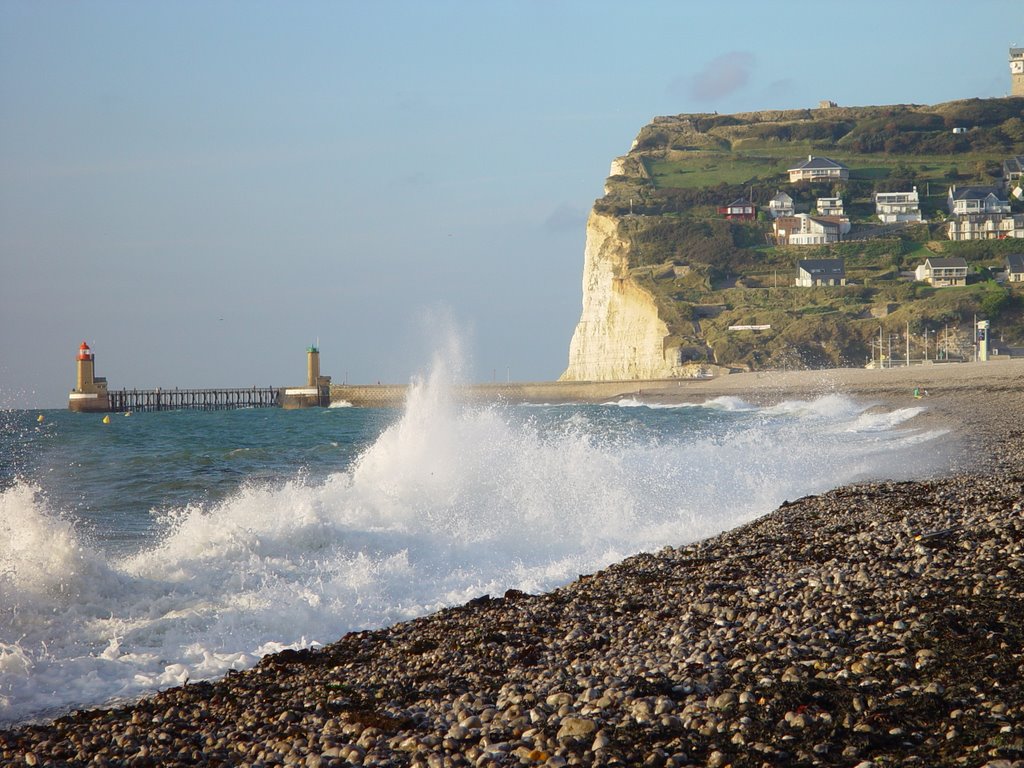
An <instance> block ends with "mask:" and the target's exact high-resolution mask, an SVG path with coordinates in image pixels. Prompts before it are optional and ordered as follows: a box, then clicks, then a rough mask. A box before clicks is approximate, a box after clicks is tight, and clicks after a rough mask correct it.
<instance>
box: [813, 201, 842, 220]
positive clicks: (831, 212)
mask: <svg viewBox="0 0 1024 768" xmlns="http://www.w3.org/2000/svg"><path fill="white" fill-rule="evenodd" d="M814 207H815V208H817V210H818V215H819V216H845V215H846V214H845V213H844V212H843V198H841V197H819V198H818V202H817V203H815V206H814Z"/></svg>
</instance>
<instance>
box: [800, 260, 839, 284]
mask: <svg viewBox="0 0 1024 768" xmlns="http://www.w3.org/2000/svg"><path fill="white" fill-rule="evenodd" d="M796 285H798V286H802V287H804V288H811V287H813V286H816V285H846V267H845V266H844V264H843V260H842V259H801V260H800V261H798V262H797V263H796Z"/></svg>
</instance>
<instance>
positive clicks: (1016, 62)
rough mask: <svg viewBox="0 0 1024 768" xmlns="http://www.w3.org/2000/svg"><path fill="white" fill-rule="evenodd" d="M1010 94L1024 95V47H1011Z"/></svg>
mask: <svg viewBox="0 0 1024 768" xmlns="http://www.w3.org/2000/svg"><path fill="white" fill-rule="evenodd" d="M1010 95H1011V96H1024V48H1011V49H1010Z"/></svg>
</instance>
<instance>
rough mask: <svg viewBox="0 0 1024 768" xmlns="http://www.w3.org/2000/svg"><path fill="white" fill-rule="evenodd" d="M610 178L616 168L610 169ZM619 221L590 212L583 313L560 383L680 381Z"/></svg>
mask: <svg viewBox="0 0 1024 768" xmlns="http://www.w3.org/2000/svg"><path fill="white" fill-rule="evenodd" d="M612 170H613V174H614V171H615V166H614V165H613V166H612ZM618 224H619V220H618V219H617V218H616V217H614V216H610V215H606V214H602V213H598V212H597V211H592V212H591V214H590V218H589V219H588V220H587V244H586V250H585V253H584V261H583V313H582V315H581V316H580V321H579V324H578V325H577V326H576V331H575V332H574V333H573V336H572V342H571V343H570V345H569V367H568V368H566V370H565V373H563V374H562V376H561V379H562V381H611V380H621V379H660V378H669V377H673V376H677V375H679V373H680V371H679V368H678V358H679V353H678V348H677V347H676V346H671V347H668V346H667V344H666V342H667V340H668V335H669V332H668V327H667V326H666V325H665V322H664V321H663V320H662V319H661V318H660V317H659V316H658V308H657V306H656V304H655V302H654V297H653V296H651V294H650V293H649V292H648V291H647V290H646V289H644V288H643V287H642V286H640V285H638V284H637V283H636V282H635V281H633V279H632V278H631V277H630V274H629V247H630V244H629V241H628V240H625V239H623V238H622V237H621V236H620V235H619V229H618Z"/></svg>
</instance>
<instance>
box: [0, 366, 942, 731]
mask: <svg viewBox="0 0 1024 768" xmlns="http://www.w3.org/2000/svg"><path fill="white" fill-rule="evenodd" d="M451 391H452V389H451V387H450V385H449V383H448V382H447V380H446V376H445V375H444V372H443V368H440V369H437V370H435V372H434V374H432V376H431V377H430V378H429V379H427V380H423V381H417V382H414V383H413V385H412V386H411V387H410V391H409V397H408V402H407V405H406V409H405V411H404V413H403V414H402V416H401V418H400V419H398V420H397V421H395V422H393V423H392V424H391V425H390V426H387V427H386V428H385V429H383V431H382V432H381V433H380V434H379V436H378V437H377V438H376V439H375V440H374V441H373V442H372V443H371V444H370V445H369V447H368V448H367V449H366V450H365V451H363V452H362V453H361V454H360V455H359V456H358V458H357V459H356V460H355V461H354V462H353V463H352V464H351V465H349V466H348V467H347V468H346V469H344V471H339V472H335V473H333V474H331V475H329V476H328V477H327V478H326V479H320V480H317V481H312V480H309V479H307V478H305V477H303V476H302V475H301V474H299V475H297V476H296V477H294V478H292V479H290V480H288V481H285V482H275V483H269V484H268V483H262V484H261V483H256V482H250V483H246V484H244V485H243V486H242V487H241V488H240V489H239V490H238V491H237V492H235V493H234V494H233V495H231V496H230V497H229V498H228V499H226V500H223V501H220V502H217V503H212V504H193V505H188V506H184V507H181V508H178V509H175V510H173V511H172V512H170V513H169V514H167V515H166V516H165V519H164V521H163V525H164V527H165V530H164V533H163V535H162V536H161V537H160V538H159V540H158V541H157V543H156V544H154V545H147V546H146V547H145V549H143V550H142V551H139V552H136V553H134V554H130V555H111V554H110V553H108V552H105V551H104V550H103V549H102V547H99V546H97V545H95V544H92V543H90V540H89V538H88V537H86V536H84V535H82V533H81V532H80V531H79V530H78V528H77V527H76V523H75V520H74V519H73V518H72V517H71V515H70V513H68V512H66V511H62V510H54V509H51V508H49V506H48V504H47V501H46V499H45V496H44V495H43V494H41V493H40V492H39V489H38V488H35V487H33V486H32V485H31V484H30V483H26V482H19V483H16V484H15V485H14V486H13V487H10V488H8V489H7V490H5V491H3V493H2V494H0V722H3V723H8V724H9V723H12V722H18V721H23V720H26V719H33V718H34V719H38V718H45V717H49V716H52V715H54V714H57V713H59V712H61V711H64V710H67V709H69V708H72V707H79V706H87V705H95V704H99V703H102V702H107V701H111V700H124V699H128V698H132V697H136V696H138V695H141V694H145V693H148V692H152V691H155V690H158V689H161V688H164V687H167V686H172V685H178V684H180V683H182V682H184V681H185V680H188V679H191V680H196V679H202V678H210V677H215V676H218V675H221V674H223V673H224V672H225V671H227V670H229V669H239V668H245V667H248V666H251V665H252V664H254V663H255V662H256V660H258V658H259V657H260V656H262V655H264V654H267V653H270V652H274V651H277V650H281V649H284V648H292V647H302V646H310V645H317V644H320V643H326V642H330V641H332V640H334V639H337V638H338V637H339V636H340V635H342V634H343V633H345V632H347V631H350V630H356V629H362V628H369V627H379V626H384V625H388V624H390V623H393V622H396V621H401V620H404V619H407V618H411V617H415V616H419V615H423V614H425V613H428V612H431V611H434V610H436V609H438V608H440V607H443V606H446V605H450V604H454V603H459V602H462V601H465V600H467V599H469V598H472V597H475V596H478V595H480V594H483V593H491V594H500V593H502V592H503V591H504V590H506V589H509V588H517V589H521V590H524V591H529V592H536V591H540V590H547V589H551V588H553V587H555V586H558V585H560V584H564V583H566V582H568V581H570V580H571V579H573V578H575V577H576V576H577V575H578V574H580V573H586V572H591V571H594V570H597V569H600V568H602V567H604V566H606V565H608V564H609V563H611V562H614V561H616V560H619V559H621V558H623V557H625V556H627V555H629V554H632V553H635V552H638V551H643V550H651V549H656V548H659V547H661V546H664V545H679V544H684V543H688V542H691V541H694V540H696V539H699V538H703V537H707V536H709V535H712V534H715V533H717V532H719V531H722V530H724V529H727V528H730V527H733V526H736V525H738V524H741V523H743V522H746V521H748V520H750V519H752V518H754V517H756V516H758V515H760V514H763V513H765V512H768V511H770V510H771V509H773V508H774V507H775V506H777V505H778V503H779V502H781V501H782V500H783V499H786V498H795V497H797V496H800V495H804V494H807V493H812V492H816V491H821V490H824V489H826V488H829V487H833V486H836V485H839V484H843V483H847V482H850V481H854V480H859V479H864V478H876V477H893V476H901V475H902V476H912V475H916V474H921V473H922V472H926V471H929V470H931V469H934V468H935V467H936V466H937V465H936V453H935V451H934V450H933V449H932V448H931V447H930V445H931V443H930V442H929V441H930V440H931V439H932V438H933V437H934V436H935V435H934V434H933V433H920V432H915V431H912V430H900V429H897V427H899V426H900V425H901V424H903V423H904V422H905V421H906V420H907V419H909V418H911V417H912V416H913V415H914V414H915V413H916V412H917V409H914V408H905V409H901V410H898V411H893V412H891V413H887V414H881V413H873V412H868V411H866V410H865V407H864V406H863V405H859V404H857V403H855V402H854V401H852V400H850V399H849V398H845V397H840V396H830V397H826V398H820V399H814V400H806V401H793V402H789V403H783V404H781V405H778V406H774V407H772V408H757V407H755V406H752V405H750V404H747V403H744V402H743V401H742V400H738V399H735V398H730V399H727V400H721V401H717V402H715V403H711V404H710V406H709V407H706V408H694V407H689V408H686V409H676V410H671V409H663V410H658V411H654V410H651V409H647V407H646V406H644V405H643V404H642V403H639V402H637V403H630V404H629V405H630V406H632V407H630V408H622V407H620V405H625V404H616V405H610V406H589V407H558V406H554V407H549V408H540V409H538V408H515V407H505V408H499V407H468V406H464V405H460V404H458V403H456V402H454V401H453V400H452V398H451V396H450V393H451ZM645 410H649V411H650V413H645Z"/></svg>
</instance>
